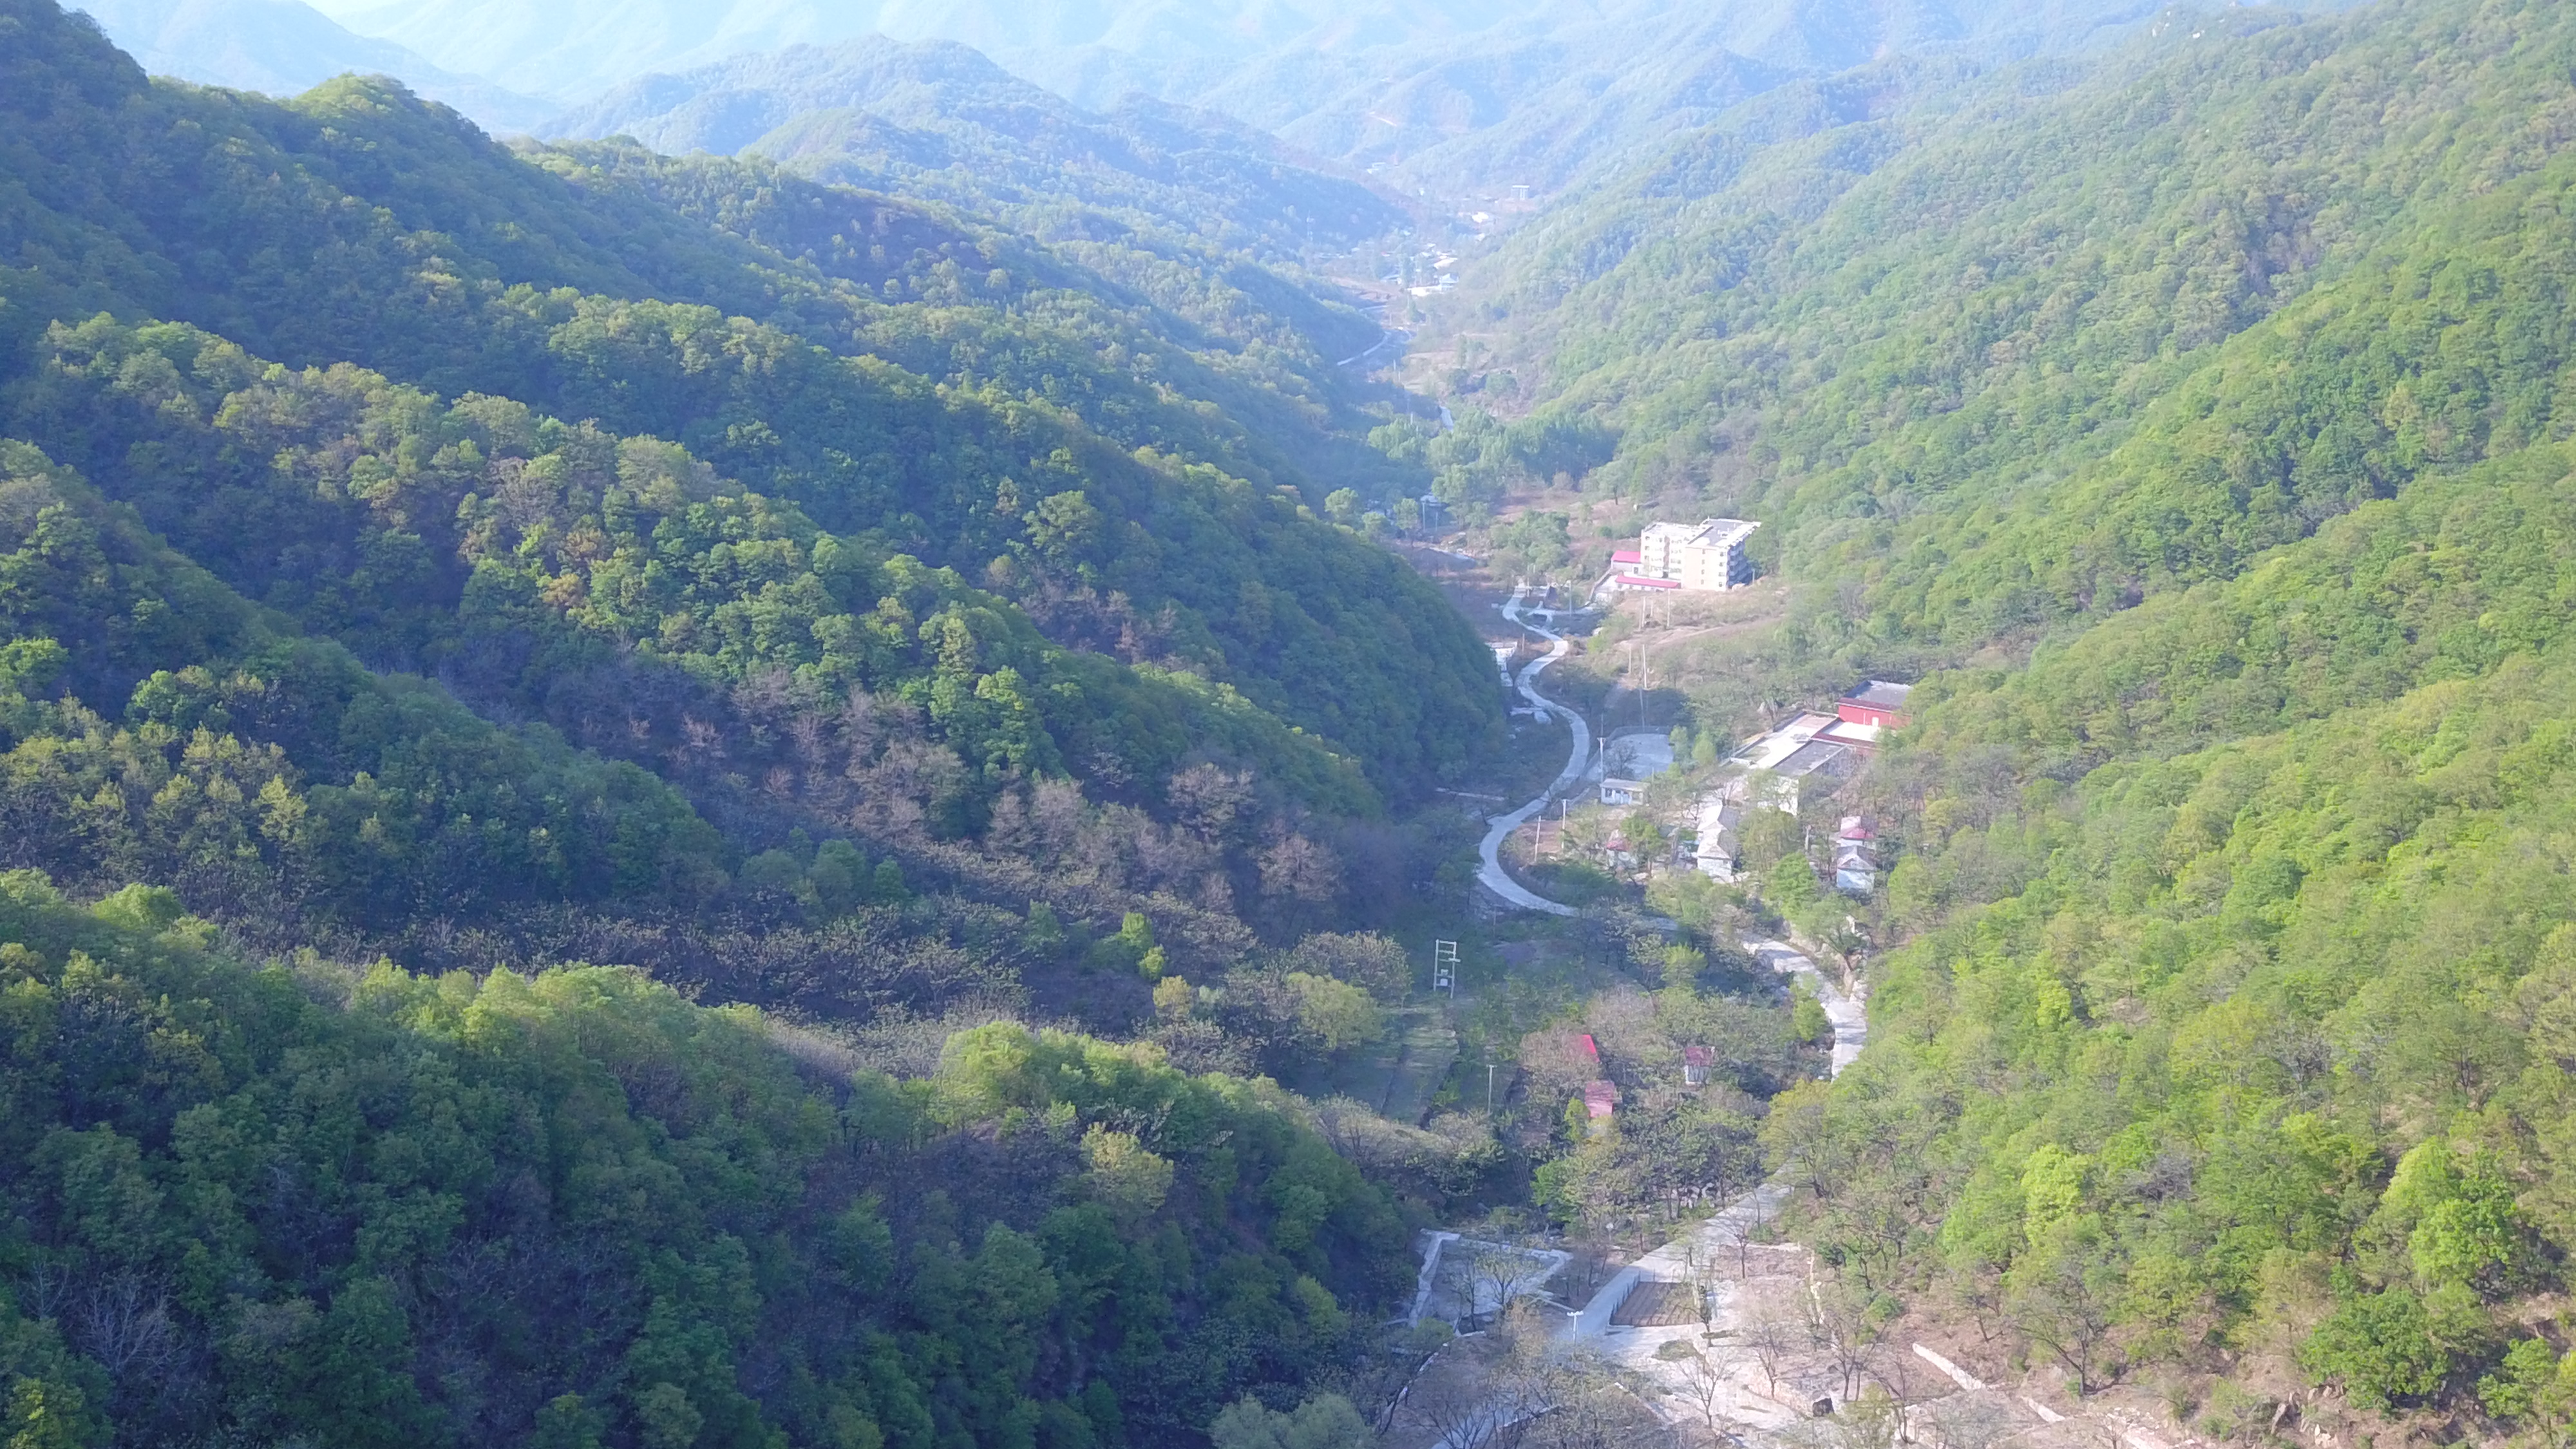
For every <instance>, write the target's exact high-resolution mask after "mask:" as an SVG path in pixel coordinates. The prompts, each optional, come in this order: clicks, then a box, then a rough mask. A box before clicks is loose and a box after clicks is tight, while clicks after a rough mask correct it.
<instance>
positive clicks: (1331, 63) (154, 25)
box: [93, 0, 2335, 195]
mask: <svg viewBox="0 0 2576 1449" xmlns="http://www.w3.org/2000/svg"><path fill="white" fill-rule="evenodd" d="M2186 3H2189V0H2186ZM2210 3H2213V4H2214V3H2215V0H2210ZM2321 3H2326V4H2332V3H2335V0H2321ZM2167 8H2168V4H2167V0H1401V3H1399V0H855V3H848V4H826V3H821V0H548V3H544V4H535V3H530V0H320V10H318V11H317V10H316V9H315V8H313V7H310V6H307V5H305V4H303V3H300V0H99V3H98V4H97V5H96V6H94V7H93V10H94V13H96V14H97V15H98V18H99V19H100V20H101V22H102V23H103V24H104V25H105V27H106V29H107V31H108V33H109V35H110V36H111V37H112V38H114V39H116V40H117V41H118V42H119V43H120V44H122V45H125V46H126V47H128V48H129V49H131V50H132V51H133V52H134V53H135V54H136V55H137V57H138V58H140V59H142V60H143V61H144V63H145V64H146V66H148V67H150V68H152V69H156V70H163V71H167V72H168V73H171V74H175V75H179V76H182V77H186V78H189V79H195V80H204V81H213V82H219V83H222V84H227V85H236V86H243V87H247V88H252V89H261V90H271V91H276V90H295V89H300V88H301V87H302V86H304V85H309V84H311V83H312V82H313V81H315V80H319V79H321V78H323V77H325V76H328V75H331V74H335V73H337V72H339V71H342V70H350V69H356V70H381V71H385V72H388V73H390V74H392V75H394V76H396V77H398V78H400V79H402V80H404V81H406V82H408V83H410V84H411V85H412V86H413V87H414V88H415V89H417V90H420V91H421V92H422V93H423V94H426V95H429V96H432V97H434V98H436V99H440V100H444V101H447V102H448V103H450V104H452V105H455V106H457V107H458V108H459V109H461V110H463V111H465V112H466V113H467V114H469V115H471V116H473V117H474V118H475V119H477V120H479V121H481V122H482V123H483V124H484V125H486V126H487V127H491V128H493V129H495V130H500V131H513V130H531V129H538V128H540V126H541V123H544V122H546V121H547V120H548V119H549V117H550V116H552V115H555V114H557V113H560V112H563V111H566V110H573V109H575V108H578V109H577V110H576V111H575V115H574V116H572V117H567V118H565V119H564V120H562V121H560V122H557V123H555V124H554V125H552V126H549V127H545V128H546V129H551V130H554V131H558V132H564V131H567V130H569V131H570V132H576V133H577V132H581V131H586V130H589V129H592V128H593V127H594V126H595V124H596V118H598V117H600V116H602V115H606V114H609V113H611V112H613V113H615V114H616V115H618V116H620V117H621V118H622V119H623V123H624V124H625V125H627V126H628V127H629V128H633V127H636V126H642V125H644V124H645V123H646V122H648V121H649V122H651V125H650V126H646V127H645V128H646V129H657V130H661V131H667V132H669V133H671V134H674V135H676V134H678V133H680V132H688V133H690V134H691V135H692V136H693V137H694V138H695V139H696V140H697V141H699V142H701V143H703V144H706V145H707V146H708V147H709V148H710V149H716V150H723V149H732V148H729V147H727V146H723V145H719V144H717V142H718V141H719V140H721V139H731V140H734V141H737V142H739V143H741V144H748V143H749V141H751V140H753V139H757V137H758V136H760V135H763V134H766V133H767V132H768V131H770V130H772V129H775V128H776V127H777V126H778V125H780V124H783V123H784V122H785V121H786V120H787V119H788V118H789V115H790V114H792V113H790V112H782V111H781V110H780V109H779V107H780V105H782V104H784V103H786V102H787V101H789V100H791V99H794V98H796V97H798V96H807V97H808V98H810V95H809V93H810V92H811V91H812V90H813V87H811V86H810V85H806V84H805V83H804V81H802V80H799V79H796V78H793V77H790V78H788V79H787V80H786V81H784V82H783V83H780V84H770V83H769V82H768V80H766V79H763V80H762V81H760V82H759V83H758V84H755V85H752V86H750V87H748V89H749V90H758V91H760V92H762V94H761V95H760V96H758V97H756V98H755V97H752V96H749V95H748V94H746V89H747V88H746V87H745V86H744V85H743V84H740V83H739V82H740V80H741V76H740V74H739V72H737V71H720V72H709V71H708V70H707V68H708V67H721V66H727V65H731V64H733V63H735V62H738V61H739V60H740V59H741V58H742V57H745V56H749V55H755V54H774V53H776V52H780V51H783V50H785V49H787V48H788V47H791V46H796V45H812V46H826V47H828V46H832V45H837V44H841V43H845V42H848V41H852V40H856V39H858V38H860V37H862V36H867V35H871V34H880V35H884V36H888V37H891V38H893V39H896V40H903V41H924V40H943V41H954V42H958V43H962V44H964V45H969V46H973V47H975V48H976V49H978V50H981V51H982V52H984V54H985V55H987V56H989V57H991V58H992V59H993V60H994V61H995V62H996V63H998V64H999V65H1000V66H1001V67H1002V68H1003V69H1005V70H1008V71H1009V72H1011V73H1012V74H1014V75H1017V76H1019V77H1021V78H1022V79H1024V80H1027V81H1030V82H1033V83H1035V84H1037V85H1039V86H1043V87H1046V88H1047V89H1049V90H1052V91H1054V92H1056V93H1057V94H1058V95H1060V96H1063V97H1065V98H1067V99H1070V100H1072V101H1073V102H1075V103H1076V104H1077V105H1081V106H1086V107H1089V108H1092V109H1093V110H1108V109H1111V108H1113V107H1115V106H1117V105H1118V104H1119V103H1121V102H1122V101H1124V100H1125V99H1126V98H1127V97H1129V96H1131V95H1136V94H1140V93H1141V94H1142V95H1145V96H1148V97H1151V98H1153V99H1156V100H1159V101H1163V102H1167V103H1171V104H1177V105H1185V106H1193V107H1204V108H1210V109H1215V110H1219V111H1223V112H1225V113H1227V114H1229V115H1231V116H1234V117H1236V118H1238V119H1240V120H1242V121H1245V122H1248V123H1250V124H1251V125H1254V126H1258V127H1261V128H1263V129H1265V130H1268V131H1271V132H1274V133H1275V134H1276V135H1278V136H1279V137H1280V138H1282V139H1284V140H1285V141H1287V142H1288V143H1289V144H1290V145H1291V146H1293V147H1295V148H1297V149H1298V150H1300V151H1302V152H1305V153H1308V154H1309V155H1311V156H1315V157H1321V158H1325V159H1328V160H1331V161H1335V162H1340V163H1344V164H1347V165H1351V166H1354V167H1365V168H1368V169H1370V170H1371V171H1373V172H1375V173H1376V174H1379V175H1381V176H1382V177H1384V178H1385V179H1386V180H1388V181H1389V182H1391V183H1394V184H1398V185H1401V186H1403V187H1404V188H1405V189H1407V190H1413V189H1417V188H1420V189H1425V190H1428V191H1429V192H1431V193H1432V194H1435V195H1455V194H1464V193H1469V192H1474V191H1478V190H1484V191H1488V192H1494V193H1496V194H1499V193H1500V190H1501V188H1504V187H1506V186H1509V185H1513V184H1522V185H1527V186H1529V187H1531V188H1532V189H1533V191H1534V192H1538V193H1545V192H1549V191H1553V190H1556V189H1558V188H1560V187H1562V186H1564V185H1565V184H1567V183H1568V182H1570V181H1571V180H1573V179H1574V178H1576V177H1577V176H1580V175H1582V174H1584V173H1585V172H1586V170H1587V169H1588V168H1589V167H1590V166H1591V164H1592V163H1593V162H1594V161H1595V160H1596V159H1598V158H1601V157H1604V156H1618V155H1625V154H1630V153H1632V152H1633V151H1634V150H1635V148H1637V147H1639V146H1641V145H1647V144H1651V143H1653V142H1654V141H1656V140H1658V139H1660V138H1661V137H1664V136H1667V135H1671V134H1674V133H1677V132H1680V131H1683V130H1687V129H1690V128H1693V127H1696V126H1699V125H1703V124H1706V123H1708V122H1710V121H1712V120H1714V119H1715V118H1716V117H1717V116H1718V115H1719V114H1721V113H1722V112H1724V111H1725V110H1726V109H1728V108H1729V107H1731V106H1733V105H1735V104H1737V103H1739V102H1741V101H1743V100H1744V99H1746V98H1747V97H1749V96H1752V95H1756V94H1760V93H1761V92H1764V91H1766V90H1769V89H1771V88H1773V87H1775V86H1777V85H1779V84H1780V83H1782V82H1783V81H1785V80H1788V79H1790V78H1793V77H1796V76H1801V75H1817V74H1825V73H1833V72H1838V71H1843V70H1847V69H1849V68H1851V67H1854V66H1858V65H1862V64H1865V63H1867V62H1870V61H1872V60H1877V59H1883V58H1885V57H1887V56H1889V55H1892V54H1910V55H1924V54H1948V55H1952V56H1955V57H1958V58H1960V59H1963V60H1966V61H1972V62H1979V63H1991V62H1994V61H2001V60H2009V59H2014V58H2019V57H2022V56H2026V55H2032V54H2040V53H2067V52H2074V51H2080V50H2084V49H2087V48H2091V47H2095V46H2098V45H2100V44H2103V43H2105V42H2106V41H2109V40H2111V39H2115V38H2117V37H2119V36H2121V35H2124V34H2126V33H2128V32H2129V31H2131V30H2133V29H2135V28H2136V27H2138V26H2139V25H2142V24H2144V23H2146V22H2148V21H2149V20H2151V19H2152V18H2153V17H2154V16H2155V15H2157V14H2158V13H2161V12H2162V11H2164V10H2166V9H2167ZM2311 8H2312V7H2311ZM322 12H328V13H327V14H325V13H322ZM788 68H789V69H790V70H793V69H794V66H793V65H792V64H791V65H789V67H788ZM646 77H658V79H656V80H654V81H652V82H651V83H650V84H649V85H647V86H645V87H644V88H643V89H642V90H635V89H627V90H623V91H621V90H620V89H619V88H621V87H631V86H632V85H633V84H634V83H636V82H639V81H641V80H643V79H644V78H646ZM612 92H615V93H616V94H614V95H612V94H611V93H612ZM657 100H660V101H664V102H665V104H662V105H659V106H656V105H655V104H654V102H655V101H657ZM822 103H824V102H818V104H822ZM828 103H829V104H844V103H843V102H839V101H831V102H828ZM727 107H730V108H733V110H732V113H730V114H727V115H725V116H721V117H719V116H717V115H716V114H715V112H716V111H717V110H719V109H723V108H727ZM603 108H605V109H603ZM665 112H669V113H671V114H670V115H669V116H668V118H667V119H657V118H660V117H662V116H663V113H665ZM753 118H758V119H759V120H760V122H761V124H760V125H759V127H758V129H757V130H755V131H750V132H746V130H745V128H746V127H747V126H750V125H751V124H752V120H753Z"/></svg>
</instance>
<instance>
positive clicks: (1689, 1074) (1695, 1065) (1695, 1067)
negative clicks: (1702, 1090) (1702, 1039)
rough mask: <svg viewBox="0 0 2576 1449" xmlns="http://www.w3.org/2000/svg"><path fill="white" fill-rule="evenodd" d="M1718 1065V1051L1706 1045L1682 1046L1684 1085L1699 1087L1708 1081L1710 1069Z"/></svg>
mask: <svg viewBox="0 0 2576 1449" xmlns="http://www.w3.org/2000/svg"><path fill="white" fill-rule="evenodd" d="M1716 1065H1717V1053H1715V1052H1713V1051H1710V1050H1709V1049H1708V1048H1706V1047H1704V1046H1686V1047H1683V1048H1682V1085H1683V1086H1685V1087H1697V1086H1701V1085H1704V1084H1705V1083H1706V1082H1707V1081H1708V1069H1709V1068H1711V1067H1713V1066H1716Z"/></svg>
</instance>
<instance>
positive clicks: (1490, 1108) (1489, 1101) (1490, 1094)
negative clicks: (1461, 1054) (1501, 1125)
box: [1485, 1062, 1494, 1117]
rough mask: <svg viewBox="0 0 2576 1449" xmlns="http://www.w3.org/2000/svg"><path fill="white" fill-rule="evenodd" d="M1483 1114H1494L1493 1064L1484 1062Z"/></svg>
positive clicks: (1489, 1115)
mask: <svg viewBox="0 0 2576 1449" xmlns="http://www.w3.org/2000/svg"><path fill="white" fill-rule="evenodd" d="M1485 1115H1486V1116H1488V1117H1491V1116H1493V1115H1494V1064H1493V1063H1492V1062H1487V1063H1485Z"/></svg>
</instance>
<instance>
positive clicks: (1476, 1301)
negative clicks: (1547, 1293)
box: [1467, 1243, 1548, 1316]
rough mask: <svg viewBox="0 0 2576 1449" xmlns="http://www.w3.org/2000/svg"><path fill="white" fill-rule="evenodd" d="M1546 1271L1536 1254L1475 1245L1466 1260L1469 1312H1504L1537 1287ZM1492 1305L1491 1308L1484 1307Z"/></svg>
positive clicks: (1494, 1246)
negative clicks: (1514, 1300)
mask: <svg viewBox="0 0 2576 1449" xmlns="http://www.w3.org/2000/svg"><path fill="white" fill-rule="evenodd" d="M1547 1268H1548V1265H1547V1262H1546V1260H1545V1259H1542V1258H1540V1257H1539V1256H1538V1255H1537V1254H1535V1253H1532V1252H1528V1251H1525V1250H1523V1249H1520V1248H1514V1247H1510V1246H1508V1245H1506V1244H1502V1243H1478V1244H1476V1245H1475V1247H1474V1248H1473V1249H1472V1250H1471V1251H1470V1252H1469V1255H1468V1258H1467V1311H1468V1313H1469V1314H1471V1315H1476V1316H1482V1315H1483V1314H1484V1313H1486V1312H1492V1313H1497V1314H1499V1313H1502V1312H1503V1311H1505V1310H1506V1309H1508V1308H1510V1307H1511V1304H1512V1300H1513V1299H1515V1298H1518V1297H1520V1296H1521V1295H1522V1294H1524V1293H1527V1292H1529V1291H1530V1290H1531V1289H1533V1288H1535V1287H1537V1286H1538V1283H1539V1281H1540V1280H1541V1279H1543V1278H1545V1277H1546V1276H1547ZM1489 1302H1490V1303H1491V1304H1492V1305H1493V1306H1492V1308H1491V1309H1487V1308H1486V1307H1485V1305H1486V1304H1487V1303H1489Z"/></svg>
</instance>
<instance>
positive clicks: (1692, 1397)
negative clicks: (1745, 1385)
mask: <svg viewBox="0 0 2576 1449" xmlns="http://www.w3.org/2000/svg"><path fill="white" fill-rule="evenodd" d="M1655 1358H1656V1360H1657V1361H1658V1362H1661V1363H1665V1364H1669V1365H1671V1369H1670V1374H1671V1379H1672V1382H1673V1383H1674V1384H1676V1385H1678V1386H1679V1391H1678V1392H1677V1393H1675V1394H1674V1395H1673V1397H1675V1398H1677V1399H1680V1400H1681V1401H1682V1402H1683V1403H1686V1404H1688V1405H1690V1407H1691V1412H1692V1413H1694V1414H1697V1415H1699V1417H1700V1418H1701V1419H1702V1420H1703V1421H1705V1422H1706V1423H1707V1425H1708V1432H1709V1434H1710V1436H1711V1437H1712V1438H1714V1437H1715V1436H1717V1435H1718V1434H1719V1433H1721V1432H1722V1431H1723V1430H1724V1428H1725V1426H1726V1416H1725V1415H1723V1414H1721V1413H1719V1412H1718V1406H1719V1405H1720V1404H1722V1403H1724V1402H1725V1401H1726V1387H1727V1385H1728V1384H1729V1383H1731V1382H1733V1380H1734V1376H1733V1375H1732V1374H1730V1373H1729V1372H1728V1371H1727V1364H1726V1361H1725V1360H1724V1359H1723V1358H1721V1357H1720V1356H1719V1355H1718V1353H1717V1352H1716V1350H1714V1349H1706V1350H1703V1349H1700V1348H1695V1347H1693V1346H1692V1345H1691V1344H1690V1342H1689V1341H1688V1340H1686V1339H1679V1338H1676V1339H1674V1340H1672V1341H1671V1342H1669V1343H1666V1344H1665V1345H1664V1346H1663V1347H1661V1348H1659V1349H1657V1350H1655Z"/></svg>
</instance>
